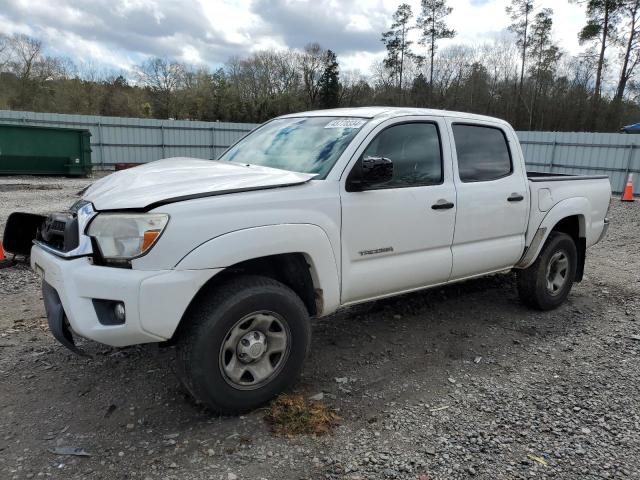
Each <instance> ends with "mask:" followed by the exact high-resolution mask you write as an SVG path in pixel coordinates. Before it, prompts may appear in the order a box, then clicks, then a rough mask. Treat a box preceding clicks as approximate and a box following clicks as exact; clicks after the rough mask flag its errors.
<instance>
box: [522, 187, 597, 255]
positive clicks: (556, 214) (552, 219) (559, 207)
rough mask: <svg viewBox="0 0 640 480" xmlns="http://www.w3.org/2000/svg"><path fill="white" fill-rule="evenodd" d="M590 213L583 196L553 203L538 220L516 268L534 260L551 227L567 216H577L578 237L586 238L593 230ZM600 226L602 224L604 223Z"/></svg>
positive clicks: (587, 203) (589, 207) (589, 205)
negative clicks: (538, 222) (529, 242)
mask: <svg viewBox="0 0 640 480" xmlns="http://www.w3.org/2000/svg"><path fill="white" fill-rule="evenodd" d="M590 213H591V204H590V202H589V200H588V199H587V198H585V197H573V198H568V199H566V200H562V201H561V202H558V203H557V204H555V205H554V206H553V207H552V208H551V209H550V210H549V211H548V212H547V214H546V215H545V216H544V218H543V219H542V222H540V225H539V227H538V230H537V231H536V234H535V235H534V236H533V239H532V241H531V244H530V245H529V246H528V248H527V250H526V252H525V254H524V255H523V257H522V259H521V260H520V261H519V262H518V264H517V268H527V267H528V266H530V265H531V264H532V263H533V262H535V261H536V258H538V255H539V254H540V251H541V250H542V247H543V246H544V243H545V242H546V241H547V238H548V237H549V234H550V233H551V231H552V230H553V227H555V226H556V225H557V224H558V222H560V221H561V220H563V219H565V218H567V217H573V216H577V217H578V220H579V222H578V223H579V226H580V237H583V238H587V239H588V236H589V235H591V232H592V231H593V225H592V224H591V215H590ZM602 226H604V224H603V225H602ZM596 238H597V237H596ZM587 245H589V243H587Z"/></svg>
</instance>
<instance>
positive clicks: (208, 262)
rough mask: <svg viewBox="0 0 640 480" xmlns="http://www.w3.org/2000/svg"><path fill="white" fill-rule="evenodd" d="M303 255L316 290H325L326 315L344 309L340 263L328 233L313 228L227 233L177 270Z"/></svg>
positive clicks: (279, 227)
mask: <svg viewBox="0 0 640 480" xmlns="http://www.w3.org/2000/svg"><path fill="white" fill-rule="evenodd" d="M284 253H302V254H303V255H304V256H305V257H306V259H307V262H308V263H309V265H310V267H311V276H312V279H313V283H314V287H315V288H316V289H321V290H322V295H323V313H324V314H327V313H331V312H332V311H334V310H336V309H337V308H338V306H339V305H340V281H339V279H340V277H339V271H338V262H337V261H336V257H335V254H334V251H333V248H332V247H331V242H330V241H329V237H328V236H327V234H326V233H325V231H324V230H323V229H322V228H320V227H318V226H317V225H312V224H280V225H266V226H262V227H253V228H246V229H242V230H237V231H235V232H230V233H226V234H224V235H220V236H219V237H216V238H212V239H211V240H209V241H207V242H205V243H203V244H201V245H200V246H198V247H196V248H195V249H194V250H192V251H191V252H189V253H188V254H187V255H186V256H185V257H184V258H182V260H180V261H179V262H178V264H177V265H176V266H175V268H176V269H177V270H201V269H213V268H222V269H224V268H226V267H230V266H232V265H235V264H237V263H240V262H243V261H246V260H252V259H254V258H260V257H266V256H269V255H278V254H284Z"/></svg>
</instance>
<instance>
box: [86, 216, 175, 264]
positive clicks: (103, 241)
mask: <svg viewBox="0 0 640 480" xmlns="http://www.w3.org/2000/svg"><path fill="white" fill-rule="evenodd" d="M168 221H169V215H167V214H165V213H99V214H98V215H96V217H95V218H94V219H93V221H92V222H91V223H90V224H89V228H88V229H87V235H89V236H90V237H91V238H93V239H94V241H95V244H97V246H98V248H99V249H100V254H101V255H102V258H103V259H104V260H105V261H106V262H107V263H115V264H122V263H125V264H127V263H128V262H129V260H131V259H134V258H137V257H141V256H142V255H144V254H145V253H147V252H148V251H149V250H150V249H151V248H152V247H153V246H154V245H155V243H156V242H157V241H158V238H160V235H162V232H163V231H164V229H165V227H166V226H167V222H168Z"/></svg>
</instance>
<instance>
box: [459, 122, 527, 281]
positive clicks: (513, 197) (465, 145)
mask: <svg viewBox="0 0 640 480" xmlns="http://www.w3.org/2000/svg"><path fill="white" fill-rule="evenodd" d="M448 123H449V132H450V135H451V139H452V145H453V148H454V150H455V156H454V159H455V160H454V162H453V163H454V181H455V184H456V194H457V215H456V228H455V234H454V238H453V245H452V249H451V250H452V254H453V269H452V272H451V279H452V280H455V279H461V278H465V277H471V276H474V275H479V274H483V273H489V272H493V271H499V270H503V269H505V268H509V267H512V266H513V265H515V264H516V263H517V261H518V259H519V258H520V256H521V255H522V252H523V250H524V236H525V231H526V224H527V216H528V211H529V196H528V194H527V179H526V172H525V171H524V168H523V166H522V164H521V162H520V161H519V159H518V158H517V157H515V155H516V154H517V152H518V151H519V150H518V149H517V148H511V145H512V144H513V143H514V142H517V139H516V138H511V136H512V130H510V129H509V130H507V129H504V128H503V127H502V126H501V125H500V124H492V123H481V122H478V123H462V122H456V121H455V120H451V121H449V122H448Z"/></svg>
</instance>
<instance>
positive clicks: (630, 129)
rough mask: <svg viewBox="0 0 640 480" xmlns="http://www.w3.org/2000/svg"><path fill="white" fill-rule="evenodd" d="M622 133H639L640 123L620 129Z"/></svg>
mask: <svg viewBox="0 0 640 480" xmlns="http://www.w3.org/2000/svg"><path fill="white" fill-rule="evenodd" d="M620 131H621V132H622V133H640V123H634V124H632V125H627V126H626V127H622V128H621V129H620Z"/></svg>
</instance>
